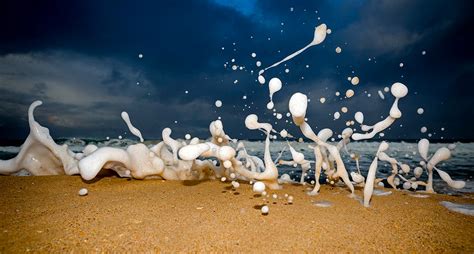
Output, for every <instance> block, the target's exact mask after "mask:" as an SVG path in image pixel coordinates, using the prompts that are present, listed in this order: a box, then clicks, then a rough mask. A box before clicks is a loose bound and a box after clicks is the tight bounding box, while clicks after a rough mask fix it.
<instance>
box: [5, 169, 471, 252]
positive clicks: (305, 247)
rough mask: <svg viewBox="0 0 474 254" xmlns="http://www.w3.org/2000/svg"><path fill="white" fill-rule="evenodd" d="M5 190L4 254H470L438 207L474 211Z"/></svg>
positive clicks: (171, 191) (330, 198)
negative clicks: (216, 253) (140, 253)
mask: <svg viewBox="0 0 474 254" xmlns="http://www.w3.org/2000/svg"><path fill="white" fill-rule="evenodd" d="M0 186H1V187H0V190H1V192H0V193H1V194H0V213H1V216H2V220H0V252H15V253H18V252H25V251H39V252H63V251H74V252H91V251H111V252H114V251H130V252H136V251H150V250H155V251H172V252H179V251H188V252H189V251H200V252H208V251H219V252H220V251H228V252H230V251H232V252H250V251H253V252H255V251H262V250H265V251H266V252H275V251H287V252H295V251H296V252H298V251H307V252H326V253H327V252H348V251H349V252H373V251H377V252H387V251H389V252H424V253H426V252H435V253H439V252H457V253H459V252H466V253H472V252H474V218H473V217H472V216H467V215H463V214H461V213H456V212H451V211H449V210H448V209H446V208H445V207H444V206H442V205H441V204H440V202H441V201H450V202H453V203H459V204H474V196H472V194H468V195H467V196H464V197H454V196H448V195H442V194H434V195H429V196H430V197H429V198H415V197H412V196H410V195H409V193H408V192H404V191H393V190H392V194H391V195H389V196H374V197H373V201H374V202H372V203H371V206H370V208H365V207H364V206H362V205H360V204H359V202H360V201H358V200H357V199H349V198H348V197H347V196H348V195H349V193H350V192H349V190H348V189H347V188H345V187H343V188H339V187H330V186H327V185H323V186H322V187H321V188H322V189H321V192H320V194H319V195H316V196H308V195H307V194H306V192H307V191H308V189H307V188H309V187H305V186H301V185H291V184H286V185H284V188H283V189H281V190H275V191H273V190H268V192H267V193H268V195H269V197H267V198H266V200H267V202H264V201H263V198H262V197H257V196H255V193H254V192H252V188H251V186H250V185H248V184H247V183H245V182H242V183H241V184H240V187H239V188H238V189H237V190H235V191H234V190H233V189H232V185H231V183H230V182H226V183H222V182H219V181H204V182H195V181H190V182H181V181H162V180H143V181H141V180H128V179H124V178H116V177H105V178H99V179H98V180H97V181H95V182H93V183H90V184H86V183H84V182H83V181H82V180H81V178H80V176H32V177H14V176H11V177H0ZM84 187H85V188H87V189H88V195H87V196H79V194H78V191H79V190H80V189H81V188H84ZM355 193H356V195H358V196H359V197H361V196H362V189H361V188H358V187H356V191H355ZM273 194H278V199H274V198H273V197H272V195H273ZM285 194H288V195H291V196H293V197H294V201H293V204H287V199H286V198H285ZM318 201H325V202H331V206H330V207H326V208H321V207H317V206H315V205H314V203H315V202H318ZM264 204H265V205H267V206H268V207H269V213H268V215H261V211H260V208H261V205H264Z"/></svg>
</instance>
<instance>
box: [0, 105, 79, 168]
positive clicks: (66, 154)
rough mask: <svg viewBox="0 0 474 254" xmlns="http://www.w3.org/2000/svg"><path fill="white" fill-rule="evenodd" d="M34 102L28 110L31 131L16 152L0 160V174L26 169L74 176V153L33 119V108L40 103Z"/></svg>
mask: <svg viewBox="0 0 474 254" xmlns="http://www.w3.org/2000/svg"><path fill="white" fill-rule="evenodd" d="M42 104H43V103H42V102H41V101H34V102H33V103H32V104H31V105H30V107H29V109H28V123H29V127H30V133H29V135H28V137H27V138H26V140H25V142H24V143H23V144H22V145H21V149H20V152H19V153H18V155H17V156H16V157H14V158H12V159H9V160H0V174H4V175H10V174H13V173H16V172H18V171H20V170H22V169H26V170H27V171H28V172H30V173H31V174H32V175H58V174H66V175H74V174H78V173H79V169H78V167H77V160H76V159H75V153H74V152H72V151H70V150H69V149H68V147H67V145H62V146H60V145H58V144H56V143H55V142H54V140H53V138H52V137H51V136H50V134H49V130H48V128H46V127H43V126H41V125H40V124H39V123H38V122H36V121H35V118H34V110H35V109H36V108H37V107H38V106H40V105H42Z"/></svg>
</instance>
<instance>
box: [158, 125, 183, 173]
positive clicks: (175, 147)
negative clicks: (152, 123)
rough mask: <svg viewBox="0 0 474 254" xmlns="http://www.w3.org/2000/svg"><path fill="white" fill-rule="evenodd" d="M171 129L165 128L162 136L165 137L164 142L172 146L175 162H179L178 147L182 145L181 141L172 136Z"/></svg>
mask: <svg viewBox="0 0 474 254" xmlns="http://www.w3.org/2000/svg"><path fill="white" fill-rule="evenodd" d="M170 135H171V129H170V128H164V129H163V131H162V132H161V136H162V138H163V142H164V143H165V144H166V145H168V146H169V147H170V148H171V151H172V153H173V163H174V164H176V163H178V149H179V148H180V147H181V143H179V142H178V141H176V140H174V139H173V138H171V136H170Z"/></svg>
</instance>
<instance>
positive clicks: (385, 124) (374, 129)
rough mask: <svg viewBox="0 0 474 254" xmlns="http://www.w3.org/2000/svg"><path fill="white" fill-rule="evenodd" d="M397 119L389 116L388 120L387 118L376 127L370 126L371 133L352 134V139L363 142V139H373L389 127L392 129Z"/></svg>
mask: <svg viewBox="0 0 474 254" xmlns="http://www.w3.org/2000/svg"><path fill="white" fill-rule="evenodd" d="M395 120H396V119H395V118H393V117H391V116H388V117H387V118H385V119H384V120H382V121H380V122H378V123H376V124H375V125H374V126H370V128H371V129H372V131H371V132H369V133H365V134H361V133H354V134H352V139H353V140H356V141H357V140H363V139H371V138H373V137H374V136H375V135H376V134H377V133H379V132H381V131H383V130H385V129H387V128H388V127H390V125H392V124H393V122H395Z"/></svg>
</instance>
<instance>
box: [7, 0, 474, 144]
mask: <svg viewBox="0 0 474 254" xmlns="http://www.w3.org/2000/svg"><path fill="white" fill-rule="evenodd" d="M472 5H473V4H472V3H471V2H470V1H457V2H452V3H447V2H445V1H408V0H402V1H388V0H383V1H376V0H373V1H362V0H359V1H329V0H328V1H296V2H293V1H272V0H247V1H224V0H209V1H204V0H201V1H186V2H180V1H142V2H138V3H135V2H131V1H124V0H120V1H99V2H85V1H41V2H37V1H2V3H0V29H1V31H2V32H1V33H0V41H1V44H0V67H1V68H0V89H1V90H2V92H3V93H2V94H3V95H2V96H1V98H2V107H1V109H0V118H1V119H2V124H1V129H0V130H1V131H2V133H6V132H4V130H7V129H8V130H9V132H8V133H9V134H8V135H10V134H12V133H13V134H12V135H14V136H17V137H21V135H22V134H24V135H26V133H25V132H26V131H27V126H26V125H25V123H24V122H18V120H16V119H23V120H24V119H26V109H27V106H28V104H29V103H31V101H33V100H35V99H42V100H44V102H45V104H44V106H42V107H41V108H39V109H38V115H39V119H40V120H44V121H43V122H44V124H45V125H46V126H48V127H50V128H51V130H52V133H53V134H55V135H56V136H100V137H105V136H114V135H119V134H123V132H124V131H126V128H125V125H124V124H123V123H122V122H121V119H120V112H121V111H122V110H127V111H128V112H129V113H130V115H131V118H132V121H133V122H134V123H135V124H136V125H137V127H139V128H140V129H141V130H142V133H143V134H144V136H145V137H147V136H148V137H159V136H160V135H161V130H162V128H164V127H171V128H172V129H173V135H176V136H183V135H184V134H185V133H191V134H192V135H198V136H201V137H206V136H207V135H208V134H207V132H208V130H207V128H208V125H209V122H210V121H211V120H215V119H216V118H217V117H218V116H221V117H222V119H223V121H224V125H225V128H226V131H227V132H228V133H229V135H230V136H234V137H237V138H244V137H259V135H258V133H255V132H252V131H248V130H246V129H245V127H244V125H243V119H244V118H245V116H246V115H247V114H249V113H257V114H258V115H259V116H260V119H262V121H272V122H273V123H274V121H275V118H274V117H273V116H272V112H269V111H268V110H266V109H265V105H266V103H267V102H268V90H267V87H266V86H261V85H259V84H258V83H256V82H255V79H256V75H255V73H254V74H253V75H251V74H250V71H251V70H254V71H255V72H257V71H258V69H257V67H256V66H255V61H256V60H260V61H262V62H263V65H264V66H267V65H269V64H271V63H273V62H274V61H278V60H280V59H281V58H283V57H285V56H286V55H288V54H290V53H292V52H293V51H295V50H297V49H299V48H301V47H303V46H304V45H306V44H307V43H308V42H309V41H311V39H312V36H313V34H312V33H313V31H314V26H316V25H318V24H320V23H322V22H325V23H327V24H328V25H329V27H330V28H331V29H332V30H333V33H332V34H331V35H330V36H328V37H327V39H326V41H325V42H324V43H323V44H322V45H320V46H317V47H312V48H310V49H308V50H307V51H306V52H305V53H304V54H301V55H300V56H298V57H297V58H294V59H293V60H292V61H289V62H287V63H286V66H281V67H278V68H275V69H272V70H270V71H268V73H267V74H266V76H267V80H268V79H270V78H271V77H272V76H278V77H280V78H281V80H282V81H283V82H284V88H283V90H282V91H280V92H279V93H277V94H276V95H275V102H276V108H277V109H278V110H279V111H280V112H282V113H283V114H285V113H286V111H287V102H288V99H289V97H290V95H291V94H292V93H293V92H296V91H301V92H305V93H308V97H309V98H310V99H311V103H310V108H309V110H308V118H309V119H310V123H311V124H312V125H313V126H315V128H316V126H317V127H318V129H320V128H324V127H330V128H333V129H334V130H335V131H336V132H340V130H342V129H343V128H344V127H345V120H350V119H351V118H352V116H353V113H354V112H355V111H358V110H361V111H363V112H364V113H365V114H366V119H367V121H368V123H369V122H376V121H378V120H379V119H380V117H384V116H386V115H387V114H388V111H389V108H390V105H391V102H392V100H393V99H392V97H391V96H390V95H389V94H386V99H385V100H381V99H380V98H379V97H378V96H377V91H378V90H380V89H383V87H385V86H390V85H391V84H392V83H394V82H397V81H400V82H403V83H405V84H407V85H408V87H409V89H410V95H409V96H407V97H406V98H404V99H403V100H402V101H401V102H400V107H401V109H402V112H403V114H404V115H403V118H402V119H400V120H399V121H397V123H396V124H395V125H394V126H392V129H391V130H390V131H389V132H387V133H386V137H387V138H418V137H420V135H421V134H420V133H419V128H420V127H421V126H427V127H428V128H429V129H430V132H435V130H436V132H437V134H436V135H435V137H437V138H439V137H441V136H444V137H446V138H474V136H473V134H472V132H471V131H470V129H469V127H468V126H466V125H464V124H462V122H463V120H462V119H463V118H464V119H466V118H467V119H470V118H472V117H473V113H472V112H471V110H470V109H471V108H472V102H471V97H470V96H469V95H468V94H470V93H471V92H472V91H473V89H472V88H471V84H472V83H473V82H474V77H473V74H472V73H473V65H474V63H473V50H472V48H471V46H470V45H471V44H472V33H471V32H469V31H470V28H469V27H470V26H472V24H473V21H472V15H471V14H470V10H472ZM290 8H292V9H293V11H291V10H290ZM318 18H319V19H318ZM282 23H283V25H282ZM269 38H270V40H269ZM233 43H235V45H234V44H233ZM337 46H341V47H342V48H343V53H342V54H339V55H336V54H335V53H334V48H335V47H337ZM221 47H224V50H221ZM423 50H426V51H427V54H426V55H425V56H422V55H421V51H423ZM252 52H255V53H257V58H255V59H254V58H252V57H251V56H250V54H251V53H252ZM139 53H142V54H143V55H144V57H143V58H142V59H139V58H138V54H139ZM369 58H370V59H371V61H368V59H369ZM231 59H235V60H236V64H237V65H239V66H245V69H244V70H242V71H240V70H239V71H231V70H230V66H231V65H232V63H231ZM226 62H228V67H227V69H224V67H223V64H224V63H226ZM400 62H403V63H404V65H405V66H404V67H403V68H400V67H399V66H398V65H399V63H400ZM306 65H308V68H306ZM285 68H289V69H290V72H289V73H285V72H284V70H285ZM352 71H354V73H352ZM354 75H357V76H359V77H360V78H361V84H360V85H359V86H358V87H352V86H351V85H350V84H349V83H348V81H347V77H348V76H354ZM234 80H238V83H237V84H234ZM137 83H138V84H137ZM348 88H353V89H354V90H356V96H355V97H353V98H352V99H351V100H342V101H341V100H340V99H339V98H337V97H335V96H334V93H335V92H336V91H340V92H341V93H344V92H345V90H346V89H348ZM185 91H188V93H187V94H186V93H185ZM365 91H366V92H367V94H369V93H370V94H371V95H372V96H371V97H368V96H367V94H366V93H365ZM415 92H416V93H415ZM243 95H246V96H247V98H248V99H247V100H242V96H243ZM323 96H324V97H326V98H327V102H326V103H325V104H320V103H319V102H318V101H319V98H320V97H323ZM217 99H220V100H222V101H223V103H224V106H223V107H222V108H219V109H217V108H215V107H214V106H213V104H214V101H215V100H217ZM244 104H247V106H251V109H249V108H245V107H244ZM342 106H347V107H348V108H349V113H348V114H343V116H342V119H341V120H339V121H333V119H332V116H331V115H332V114H333V113H334V112H335V111H337V110H340V108H341V107H342ZM418 107H424V108H425V112H426V113H425V114H424V115H422V116H419V115H417V114H416V108H418ZM285 119H287V118H286V117H284V119H283V120H281V121H278V124H276V125H275V127H276V128H277V129H282V128H290V130H292V131H293V133H299V132H298V131H297V130H296V129H294V128H293V127H288V124H285V121H284V120H285ZM175 121H177V122H178V123H177V124H176V123H175ZM400 124H402V126H403V127H400ZM12 125H13V127H12ZM15 127H18V128H16V129H20V130H25V129H26V131H23V132H21V131H15V132H11V130H12V129H15ZM441 127H445V128H446V132H445V133H440V131H439V129H440V128H441ZM425 135H426V134H425Z"/></svg>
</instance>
